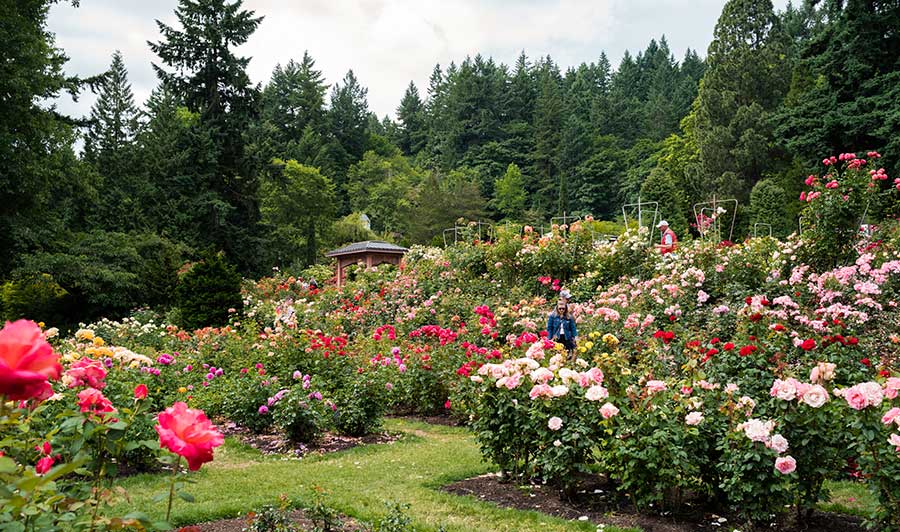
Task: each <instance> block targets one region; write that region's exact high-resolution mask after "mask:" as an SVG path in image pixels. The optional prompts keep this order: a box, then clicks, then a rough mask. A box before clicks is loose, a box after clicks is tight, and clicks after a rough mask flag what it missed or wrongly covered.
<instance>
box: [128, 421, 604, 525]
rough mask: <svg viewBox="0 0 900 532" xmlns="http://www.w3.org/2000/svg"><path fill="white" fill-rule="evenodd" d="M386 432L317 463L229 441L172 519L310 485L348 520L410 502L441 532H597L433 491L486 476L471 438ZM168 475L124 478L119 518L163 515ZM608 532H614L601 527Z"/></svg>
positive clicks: (414, 425)
mask: <svg viewBox="0 0 900 532" xmlns="http://www.w3.org/2000/svg"><path fill="white" fill-rule="evenodd" d="M385 428H386V429H387V430H391V431H399V432H402V433H404V436H403V438H402V439H401V440H400V441H398V442H395V443H393V444H382V445H369V446H364V447H358V448H354V449H350V450H347V451H343V452H339V453H333V454H330V455H326V456H321V457H311V458H304V459H302V460H286V459H280V458H278V457H270V456H264V455H261V454H260V453H258V452H257V451H255V450H254V449H250V448H246V447H244V446H242V445H240V444H239V443H236V442H235V441H233V440H231V439H229V440H227V441H226V444H225V445H224V446H223V447H220V448H219V449H217V450H216V459H215V461H213V462H212V463H209V464H206V465H204V466H203V469H202V470H201V471H199V472H197V473H192V474H191V478H192V479H193V480H195V481H196V484H192V485H189V486H188V487H187V489H186V491H187V492H188V493H190V494H191V495H193V496H194V497H195V498H196V502H194V503H187V502H184V501H181V500H176V502H175V506H174V509H173V511H172V514H173V515H172V521H173V522H174V523H175V524H176V525H186V524H193V523H199V522H203V521H210V520H215V519H221V518H230V517H238V516H242V515H246V513H247V512H249V511H251V510H256V509H259V508H260V507H261V506H263V505H266V504H274V503H275V502H276V499H277V497H278V496H279V495H281V494H284V495H287V496H288V497H290V499H291V500H293V501H295V502H299V503H303V504H310V502H311V501H312V489H313V487H316V486H318V487H320V488H323V489H324V490H325V492H326V498H325V503H326V504H327V505H328V506H331V507H333V508H335V509H337V510H338V511H340V512H341V513H343V514H345V515H349V516H351V517H355V518H357V519H361V520H363V521H369V522H372V521H375V520H377V519H378V518H379V517H381V516H382V515H384V514H385V512H386V510H387V508H386V507H385V505H384V503H385V502H386V501H394V502H400V503H407V504H409V505H410V508H409V510H408V511H407V514H408V515H409V516H410V517H412V518H413V524H414V526H415V528H416V530H423V531H424V530H428V531H434V530H438V529H439V527H441V526H443V527H444V529H445V530H447V531H460V532H462V531H465V532H474V531H485V532H488V531H504V530H508V531H522V532H527V531H535V532H536V531H542V532H545V531H574V530H584V531H595V530H596V526H595V525H591V524H589V523H585V522H577V521H565V520H562V519H557V518H553V517H549V516H546V515H542V514H539V513H537V512H524V511H518V510H509V509H503V508H498V507H497V506H494V505H492V504H490V503H485V502H480V501H478V500H477V499H475V498H474V497H459V496H456V495H451V494H448V493H444V492H441V491H439V488H440V487H441V486H443V485H445V484H448V483H450V482H453V481H456V480H461V479H465V478H469V477H473V476H475V475H480V474H483V473H487V472H490V471H492V470H493V469H494V468H493V466H491V465H489V464H486V463H484V462H483V461H482V459H481V453H480V452H479V451H478V446H477V445H476V444H475V442H474V440H473V439H472V436H471V435H470V434H468V433H467V432H466V431H465V430H464V429H461V428H455V427H444V426H437V425H429V424H425V423H419V422H415V421H409V420H402V419H388V420H386V422H385ZM168 478H169V477H168V476H167V475H138V476H134V477H130V478H127V479H123V480H122V481H121V482H120V483H119V485H121V486H122V487H124V488H125V489H126V490H127V492H128V494H129V498H130V504H127V505H122V506H121V507H119V508H116V509H115V510H116V511H119V512H120V513H127V511H131V510H141V511H144V512H146V513H148V514H150V516H151V517H152V518H153V519H154V520H157V519H162V518H164V517H165V502H153V500H152V499H153V497H154V495H156V494H158V493H160V492H163V491H164V490H166V489H167V486H168V484H167V481H168ZM605 530H606V531H609V532H615V531H620V530H621V529H617V528H615V527H609V526H608V527H606V528H605Z"/></svg>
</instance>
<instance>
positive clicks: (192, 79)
mask: <svg viewBox="0 0 900 532" xmlns="http://www.w3.org/2000/svg"><path fill="white" fill-rule="evenodd" d="M242 4H243V3H242V2H241V0H236V1H234V2H228V1H227V0H179V3H178V7H176V8H175V16H176V18H177V19H178V22H179V24H180V25H181V28H180V29H178V28H173V27H171V26H169V25H167V24H164V23H163V22H160V21H158V20H157V21H156V23H157V26H158V27H159V31H160V33H161V35H162V40H160V41H159V42H155V43H154V42H151V43H149V45H150V49H151V50H153V52H154V53H156V55H158V56H159V58H160V60H161V61H162V66H160V65H156V64H154V65H153V67H154V70H156V73H157V75H158V76H159V78H160V80H162V82H163V83H164V84H166V85H167V86H168V87H170V88H171V90H173V91H174V93H175V94H176V95H177V96H178V97H179V98H180V99H181V101H182V102H183V103H184V105H186V107H187V108H188V110H189V111H191V112H193V113H197V114H198V121H197V124H196V126H195V127H197V128H199V129H201V130H202V134H201V136H203V137H205V138H207V139H208V140H209V142H208V143H207V144H206V145H205V146H204V148H205V149H208V150H209V152H208V153H207V155H206V156H205V157H202V158H201V159H200V160H199V161H198V164H204V163H205V164H207V165H208V166H207V167H206V168H204V169H203V170H202V172H204V173H205V175H206V177H207V179H208V181H206V182H205V183H198V185H200V186H202V187H203V188H201V189H200V190H198V192H201V191H204V190H209V191H210V192H212V196H211V197H212V198H214V199H212V201H209V202H207V203H206V204H205V205H204V206H203V208H202V209H201V210H200V211H198V212H196V216H197V217H198V220H197V222H198V223H200V224H201V225H202V227H203V228H204V231H203V235H204V236H205V238H206V239H207V240H208V243H210V244H212V245H214V246H216V247H218V248H220V249H223V250H225V251H226V252H227V253H228V255H229V257H231V260H233V261H235V262H236V263H237V264H238V265H239V267H240V268H241V270H242V271H245V272H247V271H252V270H253V269H255V268H258V267H259V266H260V265H258V264H255V261H256V259H257V257H258V254H257V253H256V248H257V246H258V241H257V240H256V238H257V231H258V227H257V224H258V221H259V206H258V202H257V189H258V183H259V181H258V176H257V173H258V168H257V167H256V164H254V161H253V159H252V158H251V157H249V156H248V154H247V153H246V152H245V139H246V132H247V130H248V128H249V127H250V125H251V123H252V122H253V120H255V116H256V109H255V106H256V100H257V97H258V91H257V89H256V88H255V87H253V86H252V85H251V83H250V78H249V77H248V76H247V71H246V70H247V65H248V64H249V62H250V58H249V57H241V56H238V55H236V54H235V52H234V49H235V48H237V47H238V46H240V45H242V44H244V43H245V42H247V40H248V39H249V38H250V36H251V35H252V34H253V32H254V31H255V30H256V28H257V26H259V23H260V21H261V20H262V18H261V17H255V16H254V13H253V12H252V11H248V10H245V9H243V8H242ZM166 67H168V68H169V69H172V70H171V71H169V70H167V69H166Z"/></svg>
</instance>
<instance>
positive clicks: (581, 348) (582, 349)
mask: <svg viewBox="0 0 900 532" xmlns="http://www.w3.org/2000/svg"><path fill="white" fill-rule="evenodd" d="M578 352H579V353H586V352H587V348H586V347H584V346H583V345H582V346H579V347H578Z"/></svg>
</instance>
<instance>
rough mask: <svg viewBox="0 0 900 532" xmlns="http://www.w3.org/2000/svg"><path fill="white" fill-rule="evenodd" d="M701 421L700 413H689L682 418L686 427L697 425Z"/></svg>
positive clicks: (701, 414) (701, 415)
mask: <svg viewBox="0 0 900 532" xmlns="http://www.w3.org/2000/svg"><path fill="white" fill-rule="evenodd" d="M702 421H703V413H702V412H691V413H690V414H688V415H686V416H684V422H685V423H686V424H688V425H699V424H700V423H701V422H702Z"/></svg>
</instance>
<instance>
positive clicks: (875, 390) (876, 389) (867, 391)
mask: <svg viewBox="0 0 900 532" xmlns="http://www.w3.org/2000/svg"><path fill="white" fill-rule="evenodd" d="M857 386H858V387H859V390H860V391H861V392H862V393H863V395H865V396H866V401H867V402H868V403H869V405H871V406H881V401H883V400H884V391H883V390H882V389H881V385H880V384H878V383H877V382H863V383H860V384H857Z"/></svg>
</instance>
